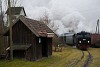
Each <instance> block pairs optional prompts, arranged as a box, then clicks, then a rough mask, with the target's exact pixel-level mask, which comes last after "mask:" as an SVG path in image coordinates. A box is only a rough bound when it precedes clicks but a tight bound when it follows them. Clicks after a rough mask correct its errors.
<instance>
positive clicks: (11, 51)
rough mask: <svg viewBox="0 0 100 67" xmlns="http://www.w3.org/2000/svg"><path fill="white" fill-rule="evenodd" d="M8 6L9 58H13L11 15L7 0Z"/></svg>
mask: <svg viewBox="0 0 100 67" xmlns="http://www.w3.org/2000/svg"><path fill="white" fill-rule="evenodd" d="M8 8H9V22H10V60H13V49H12V16H11V6H10V0H8Z"/></svg>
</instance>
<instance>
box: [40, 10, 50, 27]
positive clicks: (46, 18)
mask: <svg viewBox="0 0 100 67" xmlns="http://www.w3.org/2000/svg"><path fill="white" fill-rule="evenodd" d="M39 21H41V22H44V23H45V24H46V25H48V24H49V23H50V21H51V20H50V19H49V14H48V13H47V11H45V12H44V14H43V16H42V17H40V18H39Z"/></svg>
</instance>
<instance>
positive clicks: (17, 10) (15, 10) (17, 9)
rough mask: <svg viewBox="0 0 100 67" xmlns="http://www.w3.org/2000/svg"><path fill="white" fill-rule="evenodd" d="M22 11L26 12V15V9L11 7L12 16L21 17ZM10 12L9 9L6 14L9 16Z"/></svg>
mask: <svg viewBox="0 0 100 67" xmlns="http://www.w3.org/2000/svg"><path fill="white" fill-rule="evenodd" d="M21 9H23V11H24V13H25V10H24V7H11V14H12V15H19V14H20V12H21ZM8 10H9V8H8V9H7V11H6V14H8V15H9V12H8ZM25 16H26V13H25Z"/></svg>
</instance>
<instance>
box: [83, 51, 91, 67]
mask: <svg viewBox="0 0 100 67" xmlns="http://www.w3.org/2000/svg"><path fill="white" fill-rule="evenodd" d="M87 52H88V56H87V59H86V61H85V63H84V64H83V67H88V66H89V64H90V63H91V62H92V59H93V57H92V55H91V53H90V52H89V51H87Z"/></svg>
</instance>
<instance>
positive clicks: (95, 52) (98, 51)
mask: <svg viewBox="0 0 100 67" xmlns="http://www.w3.org/2000/svg"><path fill="white" fill-rule="evenodd" d="M89 51H90V52H91V54H92V56H93V61H92V63H91V64H90V67H100V48H91V49H89Z"/></svg>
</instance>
